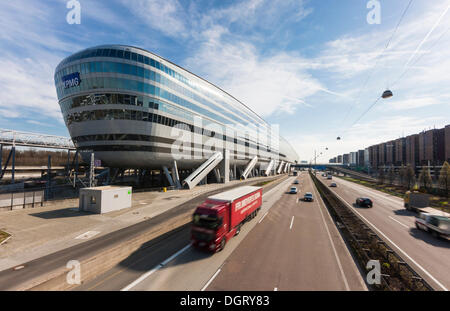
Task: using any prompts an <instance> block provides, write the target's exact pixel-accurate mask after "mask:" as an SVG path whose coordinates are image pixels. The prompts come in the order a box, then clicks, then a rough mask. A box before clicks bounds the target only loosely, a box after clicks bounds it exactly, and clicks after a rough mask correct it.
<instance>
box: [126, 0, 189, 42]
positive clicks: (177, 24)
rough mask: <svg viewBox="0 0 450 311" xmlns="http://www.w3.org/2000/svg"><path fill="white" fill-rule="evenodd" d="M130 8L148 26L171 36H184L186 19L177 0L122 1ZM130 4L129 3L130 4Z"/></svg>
mask: <svg viewBox="0 0 450 311" xmlns="http://www.w3.org/2000/svg"><path fill="white" fill-rule="evenodd" d="M122 2H123V4H124V5H126V6H128V7H129V8H130V10H131V11H132V12H133V14H135V15H136V16H138V17H139V18H140V19H142V21H143V22H144V23H146V24H147V25H149V26H150V27H152V28H154V29H157V30H159V31H161V32H162V33H164V34H166V35H169V36H173V37H178V36H180V37H185V36H186V35H187V32H188V25H187V24H186V23H188V19H187V18H186V13H185V12H184V9H183V8H182V6H181V4H180V3H179V2H178V1H177V0H150V1H146V0H136V1H133V2H132V3H130V1H122ZM130 4H131V5H130Z"/></svg>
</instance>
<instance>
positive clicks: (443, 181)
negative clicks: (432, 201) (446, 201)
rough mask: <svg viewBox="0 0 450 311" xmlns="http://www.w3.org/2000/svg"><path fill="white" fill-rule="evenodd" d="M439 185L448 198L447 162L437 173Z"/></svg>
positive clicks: (448, 165) (449, 168) (449, 165)
mask: <svg viewBox="0 0 450 311" xmlns="http://www.w3.org/2000/svg"><path fill="white" fill-rule="evenodd" d="M439 185H440V186H441V187H442V188H443V189H444V191H445V195H446V196H447V198H448V192H449V188H450V164H448V162H447V161H445V162H444V164H443V165H442V168H441V171H440V172H439Z"/></svg>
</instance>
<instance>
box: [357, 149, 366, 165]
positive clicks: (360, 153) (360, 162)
mask: <svg viewBox="0 0 450 311" xmlns="http://www.w3.org/2000/svg"><path fill="white" fill-rule="evenodd" d="M356 165H357V166H359V167H363V166H366V165H365V163H364V150H358V157H357V161H356Z"/></svg>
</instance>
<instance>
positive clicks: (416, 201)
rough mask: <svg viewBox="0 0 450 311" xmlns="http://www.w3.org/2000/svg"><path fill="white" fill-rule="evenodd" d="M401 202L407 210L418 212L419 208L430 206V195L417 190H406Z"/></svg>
mask: <svg viewBox="0 0 450 311" xmlns="http://www.w3.org/2000/svg"><path fill="white" fill-rule="evenodd" d="M403 202H404V206H405V208H406V209H407V210H410V211H415V212H420V209H421V208H424V207H428V206H430V195H429V194H426V193H421V192H418V191H406V193H405V196H404V198H403Z"/></svg>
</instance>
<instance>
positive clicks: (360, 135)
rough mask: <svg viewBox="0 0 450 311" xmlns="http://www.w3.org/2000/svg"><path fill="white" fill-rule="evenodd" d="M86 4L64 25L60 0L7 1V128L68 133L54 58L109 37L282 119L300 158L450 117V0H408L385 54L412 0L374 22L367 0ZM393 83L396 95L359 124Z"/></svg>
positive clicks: (2, 28)
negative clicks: (78, 15)
mask: <svg viewBox="0 0 450 311" xmlns="http://www.w3.org/2000/svg"><path fill="white" fill-rule="evenodd" d="M79 2H80V3H81V24H80V25H76V24H74V25H69V24H68V23H67V22H66V14H67V13H68V11H69V10H68V9H67V8H66V3H67V1H65V0H46V1H32V0H15V1H6V0H3V1H2V7H1V9H0V68H1V71H0V128H7V129H14V130H22V131H33V132H40V133H47V134H54V135H62V136H68V131H67V129H66V127H65V125H64V123H63V120H62V116H61V112H60V110H59V106H58V103H57V99H56V91H55V88H54V84H53V73H54V68H55V67H56V65H57V64H58V63H59V62H60V61H61V60H62V59H63V58H64V57H66V56H68V55H70V54H72V53H74V52H76V51H78V50H81V49H84V48H87V47H90V46H94V45H99V44H108V43H118V44H128V45H134V46H139V47H142V48H144V49H147V50H149V51H152V52H154V53H156V54H159V55H161V56H162V57H164V58H167V59H169V60H171V61H173V62H175V63H177V64H179V65H181V66H183V67H185V68H186V69H188V70H190V71H192V72H193V73H195V74H197V75H200V76H202V77H203V78H205V79H207V80H209V81H210V82H212V83H214V84H216V85H218V86H219V87H221V88H223V89H224V90H226V91H228V92H229V93H230V94H232V95H233V96H235V97H236V98H238V99H240V100H241V101H242V102H244V103H245V104H246V105H248V106H250V107H251V108H252V109H253V110H254V111H256V112H258V113H259V114H260V115H261V116H262V117H263V118H264V119H265V120H266V121H268V122H270V123H274V124H279V125H280V132H281V134H282V135H283V136H284V137H285V138H287V139H288V140H289V141H290V142H291V144H292V145H293V146H294V147H295V149H296V150H297V152H298V154H299V155H300V158H301V159H303V160H310V159H311V157H312V155H313V154H314V150H315V149H317V150H324V149H325V147H328V149H329V150H328V151H326V152H325V151H324V155H323V157H322V158H319V161H320V160H322V161H327V160H328V159H329V158H331V157H333V156H335V155H337V154H342V153H346V152H350V151H355V150H357V149H361V148H365V147H368V146H369V145H371V144H375V143H379V142H382V141H385V140H389V139H395V138H398V137H400V136H402V135H408V134H412V133H417V132H419V131H421V130H423V129H428V128H430V127H443V126H445V125H446V124H449V123H450V122H449V120H450V109H449V108H450V87H449V85H450V74H449V72H450V31H448V29H449V27H450V11H448V12H447V13H446V15H444V16H442V14H443V12H445V10H446V9H447V8H448V6H449V5H450V2H449V1H448V0H433V1H429V0H413V2H412V4H411V7H410V8H409V10H408V11H407V13H406V15H405V17H404V19H403V21H402V23H401V25H400V27H399V28H398V30H397V31H396V33H395V35H394V36H393V38H392V41H391V43H390V45H389V47H388V49H386V51H385V52H384V53H383V54H381V53H382V52H383V50H384V48H385V46H386V44H387V42H388V40H389V38H390V37H391V36H392V33H393V32H394V29H395V27H396V25H397V23H398V22H399V19H400V17H401V15H402V13H403V11H404V9H405V8H406V6H407V5H408V3H409V0H382V1H380V2H381V23H380V24H373V25H370V24H368V23H367V20H366V16H367V14H368V12H369V9H367V8H366V4H367V2H368V0H367V1H366V0H340V1H333V0H320V1H319V0H315V1H314V0H309V1H307V0H304V1H302V0H271V1H267V0H248V1H224V0H222V1H212V0H201V1H187V0H179V1H178V0H154V1H144V0H129V1H125V0H111V1H94V0H79ZM441 16H442V18H441V20H440V22H439V23H437V21H438V20H439V18H440V17H441ZM431 29H433V31H432V32H431V33H429V32H430V30H431ZM427 34H429V35H428V36H427ZM424 38H427V40H425V41H423V39H424ZM422 41H423V44H422V45H420V43H421V42H422ZM419 46H420V49H419V50H417V48H418V47H419ZM411 57H412V58H411ZM410 58H411V60H410V61H409V64H408V66H405V65H406V64H407V63H408V60H409V59H410ZM377 60H378V61H377ZM405 70H407V71H406V74H405V75H404V76H403V77H402V78H401V79H400V80H398V82H396V83H395V81H396V80H397V79H398V77H399V76H400V75H401V74H402V73H403V72H404V71H405ZM366 80H367V81H368V82H367V83H366V84H365V83H364V81H366ZM363 86H365V87H364V88H363ZM386 88H391V89H392V91H393V92H394V97H393V98H391V99H389V100H382V101H379V102H378V103H377V105H375V106H374V108H373V109H371V110H370V111H369V112H368V113H367V114H365V115H364V116H363V117H362V118H361V119H360V120H359V121H358V122H356V120H358V118H359V117H360V116H361V114H362V113H363V112H364V111H365V110H366V109H367V108H368V107H369V106H370V105H371V104H372V103H373V102H374V101H375V99H376V98H377V97H379V96H380V94H381V93H382V92H383V90H384V89H386ZM337 136H342V137H343V139H342V140H341V141H337V140H336V137H337Z"/></svg>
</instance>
